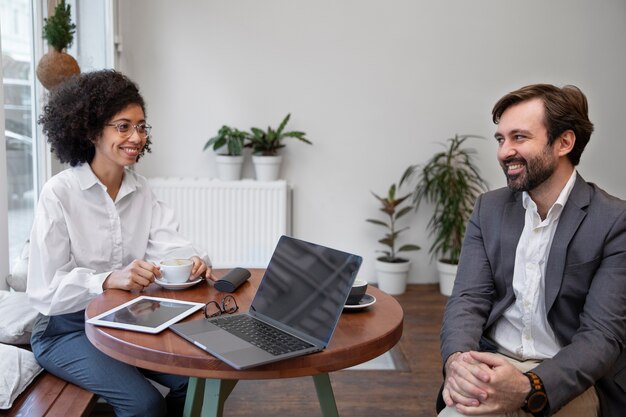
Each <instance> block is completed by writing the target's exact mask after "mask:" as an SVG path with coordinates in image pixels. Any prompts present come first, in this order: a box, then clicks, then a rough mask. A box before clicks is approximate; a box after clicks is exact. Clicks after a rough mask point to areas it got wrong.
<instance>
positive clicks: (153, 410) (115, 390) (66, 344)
mask: <svg viewBox="0 0 626 417" xmlns="http://www.w3.org/2000/svg"><path fill="white" fill-rule="evenodd" d="M84 317H85V312H84V311H79V312H76V313H71V314H64V315H59V316H51V317H47V316H42V315H40V316H39V318H38V320H37V322H36V323H35V327H34V329H33V335H32V337H31V345H32V349H33V353H34V354H35V358H37V361H38V362H39V364H40V365H41V366H42V367H43V368H44V369H45V370H46V371H48V372H50V373H51V374H54V375H56V376H58V377H59V378H62V379H64V380H66V381H69V382H71V383H73V384H74V385H77V386H79V387H81V388H83V389H86V390H88V391H91V392H93V393H95V394H97V395H99V396H100V397H102V398H103V399H104V400H105V401H106V402H107V403H109V404H110V405H111V406H112V407H113V409H114V410H115V415H116V416H118V417H127V416H128V417H130V416H134V417H139V416H145V417H165V416H180V415H182V411H183V408H184V403H185V396H186V393H187V381H188V378H187V377H183V376H178V375H169V374H164V373H159V372H154V371H149V370H145V369H140V368H136V367H134V366H131V365H128V364H125V363H123V362H120V361H118V360H116V359H113V358H111V357H109V356H107V355H105V354H104V353H102V352H100V351H99V350H98V349H96V348H95V347H94V346H93V345H92V344H91V342H89V340H88V339H87V335H86V334H85V321H84ZM148 379H151V380H153V381H156V382H158V383H159V384H161V385H164V386H165V387H167V388H169V389H170V391H169V394H167V397H166V398H163V395H162V394H161V393H160V392H159V390H158V389H156V388H155V386H154V385H153V384H152V383H150V381H148Z"/></svg>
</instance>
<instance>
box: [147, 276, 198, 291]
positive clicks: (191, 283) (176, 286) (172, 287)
mask: <svg viewBox="0 0 626 417" xmlns="http://www.w3.org/2000/svg"><path fill="white" fill-rule="evenodd" d="M201 281H202V278H200V277H198V278H196V279H195V280H193V281H187V282H180V283H174V282H167V281H164V280H162V279H159V278H157V279H155V280H154V282H155V283H157V284H158V285H160V286H161V287H163V288H167V289H168V290H182V289H184V288H189V287H191V286H194V285H196V284H197V283H199V282H201Z"/></svg>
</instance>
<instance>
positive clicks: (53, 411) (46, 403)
mask: <svg viewBox="0 0 626 417" xmlns="http://www.w3.org/2000/svg"><path fill="white" fill-rule="evenodd" d="M97 398H98V397H97V396H96V395H95V394H93V393H91V392H89V391H85V390H84V389H82V388H79V387H77V386H76V385H74V384H70V383H69V382H66V381H63V380H62V379H59V378H57V377H56V376H54V375H52V374H49V373H48V372H46V371H43V372H42V373H41V374H40V375H38V376H37V378H36V379H35V380H34V381H33V383H32V384H30V385H29V386H28V388H26V390H25V391H24V392H22V393H21V394H20V396H19V397H17V399H16V400H15V401H14V402H13V406H12V407H11V408H10V409H8V410H0V416H1V417H5V416H6V417H26V416H28V417H44V416H45V417H85V416H88V415H89V414H90V413H91V410H92V409H93V408H94V406H95V404H96V400H97Z"/></svg>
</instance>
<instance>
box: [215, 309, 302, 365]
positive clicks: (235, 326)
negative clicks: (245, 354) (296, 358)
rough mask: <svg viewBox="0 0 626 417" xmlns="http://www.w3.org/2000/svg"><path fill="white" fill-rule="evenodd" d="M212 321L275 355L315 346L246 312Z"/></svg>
mask: <svg viewBox="0 0 626 417" xmlns="http://www.w3.org/2000/svg"><path fill="white" fill-rule="evenodd" d="M211 323H213V324H215V325H216V326H219V327H221V328H222V329H224V330H227V331H228V332H230V333H232V334H234V335H236V336H238V337H240V338H242V339H243V340H245V341H247V342H249V343H251V344H253V345H254V346H256V347H258V348H260V349H263V350H264V351H266V352H268V353H270V354H272V355H274V356H277V355H282V354H284V353H289V352H294V351H297V350H301V349H305V348H308V347H312V346H313V345H311V344H309V343H307V342H304V341H302V340H300V339H298V338H297V337H294V336H292V335H290V334H288V333H285V332H283V331H281V330H278V329H276V328H275V327H272V326H269V325H267V324H265V323H263V322H262V321H260V320H256V319H254V318H252V317H250V316H248V315H245V314H240V315H237V316H229V317H218V318H214V319H211Z"/></svg>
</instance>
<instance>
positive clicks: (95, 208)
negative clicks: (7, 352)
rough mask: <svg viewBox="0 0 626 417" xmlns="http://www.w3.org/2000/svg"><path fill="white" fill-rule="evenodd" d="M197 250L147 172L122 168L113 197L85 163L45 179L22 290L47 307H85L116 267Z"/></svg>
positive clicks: (53, 311)
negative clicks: (139, 260)
mask: <svg viewBox="0 0 626 417" xmlns="http://www.w3.org/2000/svg"><path fill="white" fill-rule="evenodd" d="M194 255H195V256H200V257H202V258H204V260H205V261H206V262H207V265H210V261H209V259H208V257H207V256H206V253H204V252H203V251H201V250H198V249H195V248H194V247H193V245H192V244H191V242H189V241H188V240H186V239H185V238H183V237H182V236H181V235H180V234H179V233H178V223H177V222H176V219H175V216H174V212H173V210H172V209H171V208H169V207H168V206H166V205H165V204H164V203H163V202H161V201H159V200H158V199H157V198H156V196H155V195H154V194H153V193H152V190H151V189H150V187H149V185H148V183H147V180H146V179H145V178H144V177H142V176H141V175H138V174H136V173H135V172H134V171H132V170H128V169H127V170H126V171H125V173H124V179H123V181H122V185H121V188H120V190H119V192H118V194H117V197H116V200H115V201H113V200H112V199H111V197H110V196H109V195H108V194H107V189H106V187H105V186H104V184H102V182H100V180H99V179H98V178H97V177H96V175H95V174H94V173H93V171H92V170H91V167H90V166H89V164H82V165H79V166H77V167H74V168H70V169H67V170H65V171H63V172H61V173H59V174H58V175H55V176H54V177H53V178H51V179H50V180H49V181H48V182H47V183H46V184H45V185H44V187H43V190H42V192H41V196H40V197H39V202H38V206H37V211H36V214H35V221H34V224H33V228H32V231H31V235H30V258H29V265H28V266H29V268H28V285H27V292H28V296H29V299H30V301H31V303H32V305H33V306H34V307H35V308H36V309H37V310H39V311H40V312H41V313H43V314H45V315H58V314H65V313H72V312H75V311H79V310H82V309H84V308H85V307H86V306H87V304H88V303H89V301H90V300H91V299H92V298H94V297H95V296H97V295H98V294H100V293H102V291H103V289H102V284H103V282H104V280H105V279H106V278H107V276H108V275H109V274H110V273H111V272H112V271H114V270H120V269H123V268H124V267H125V266H126V265H128V264H129V263H130V262H132V261H133V260H135V259H142V260H146V261H150V262H155V263H157V262H158V261H159V260H161V259H163V258H166V257H177V258H179V257H181V258H182V257H184V258H188V257H190V256H194Z"/></svg>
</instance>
